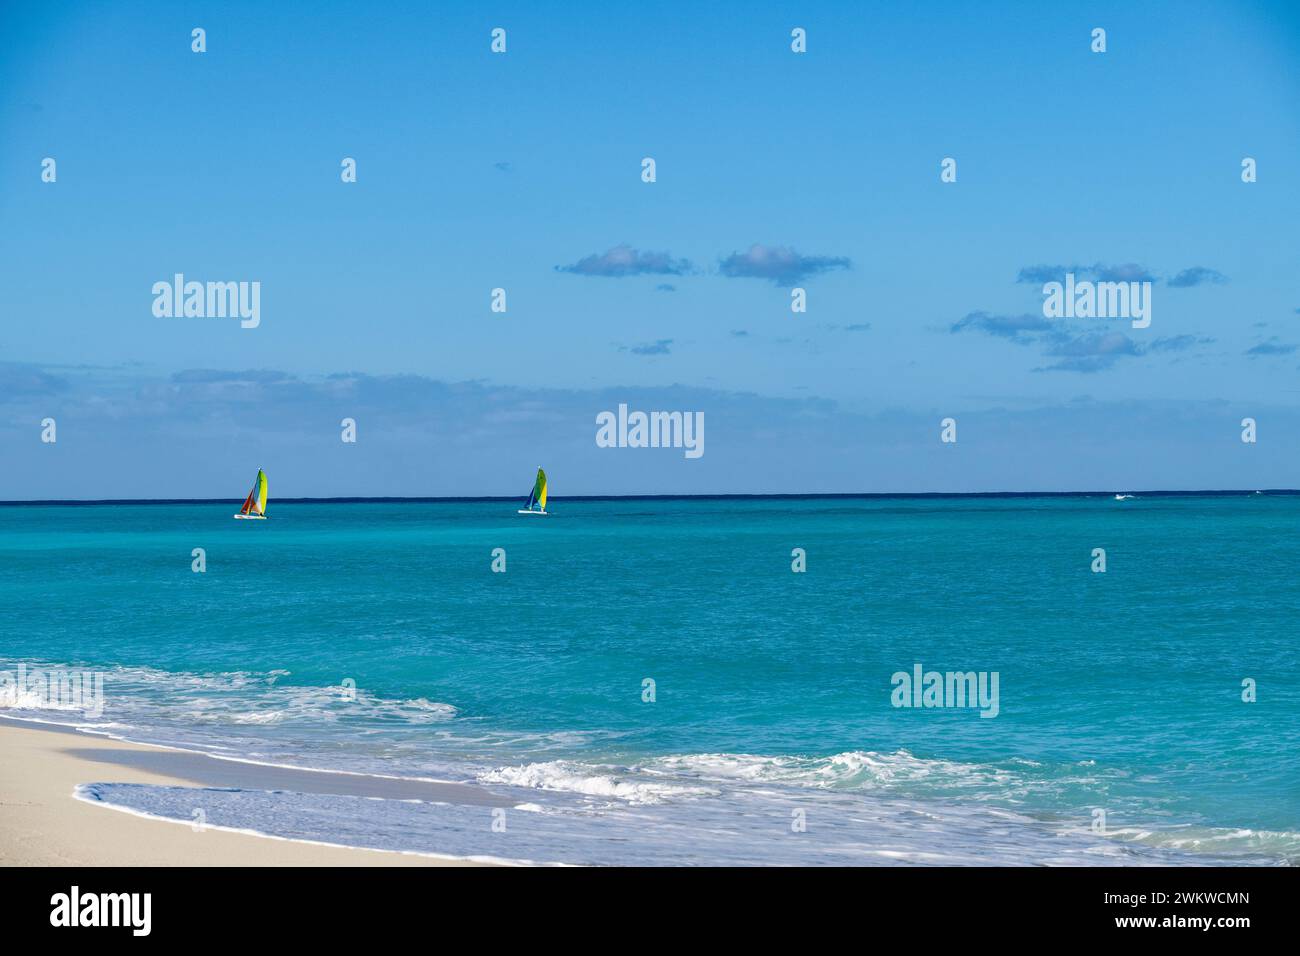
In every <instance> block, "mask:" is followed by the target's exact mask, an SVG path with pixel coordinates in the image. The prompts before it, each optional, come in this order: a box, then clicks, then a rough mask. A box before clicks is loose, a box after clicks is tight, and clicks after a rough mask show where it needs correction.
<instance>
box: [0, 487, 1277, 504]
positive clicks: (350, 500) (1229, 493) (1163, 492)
mask: <svg viewBox="0 0 1300 956" xmlns="http://www.w3.org/2000/svg"><path fill="white" fill-rule="evenodd" d="M1119 494H1125V495H1134V496H1139V495H1145V496H1147V497H1152V498H1227V497H1235V496H1238V495H1242V496H1249V495H1300V489H1296V488H1250V489H1240V488H1237V489H1234V488H1218V489H1203V490H1192V491H1181V490H1169V489H1153V490H1141V489H1139V490H1134V491H1119V490H1115V489H1110V490H1105V489H1102V490H1094V491H844V492H840V491H831V492H809V493H802V492H781V493H770V494H754V493H732V492H717V493H705V494H639V495H563V496H558V495H553V496H551V498H550V500H551V501H684V500H705V501H708V500H714V501H727V500H760V501H761V500H770V501H781V500H787V501H788V500H801V499H810V498H812V499H827V500H836V499H838V500H844V499H854V498H1093V497H1098V496H1104V495H1119ZM522 497H523V496H522V495H381V496H364V495H332V496H328V497H321V498H276V499H274V501H275V502H276V504H395V503H402V502H409V503H415V504H422V503H423V504H437V503H446V504H456V503H461V504H472V503H475V502H484V503H489V502H497V501H500V502H510V501H518V500H520V498H522ZM243 500H244V499H243V498H242V497H241V498H33V499H13V500H0V507H23V506H39V505H68V506H79V507H93V506H96V505H224V504H239V503H240V502H242V501H243Z"/></svg>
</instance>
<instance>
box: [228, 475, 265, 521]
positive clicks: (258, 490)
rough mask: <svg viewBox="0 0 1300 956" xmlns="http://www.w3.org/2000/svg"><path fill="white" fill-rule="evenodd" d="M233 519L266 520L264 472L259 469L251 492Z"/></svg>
mask: <svg viewBox="0 0 1300 956" xmlns="http://www.w3.org/2000/svg"><path fill="white" fill-rule="evenodd" d="M235 517H236V518H248V519H255V518H257V519H263V520H264V519H265V518H266V472H264V471H263V470H262V469H261V468H259V469H257V477H256V478H255V479H254V480H253V490H252V491H250V492H249V493H248V497H247V498H245V499H244V507H242V508H240V509H239V514H237V515H235Z"/></svg>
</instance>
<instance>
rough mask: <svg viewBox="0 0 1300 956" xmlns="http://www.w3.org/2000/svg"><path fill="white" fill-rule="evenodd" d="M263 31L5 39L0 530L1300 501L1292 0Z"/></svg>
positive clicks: (447, 19)
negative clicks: (1058, 494) (493, 514)
mask: <svg viewBox="0 0 1300 956" xmlns="http://www.w3.org/2000/svg"><path fill="white" fill-rule="evenodd" d="M267 6H269V5H264V4H253V3H249V4H238V3H236V4H220V5H209V4H186V3H157V4H152V3H133V4H120V5H111V6H110V5H104V4H62V3H48V4H22V5H17V4H10V5H6V6H5V7H4V8H3V10H0V224H3V228H2V229H0V280H2V281H0V317H2V324H0V449H3V451H2V454H3V466H4V467H3V468H0V499H8V498H35V497H78V498H94V497H118V496H126V497H136V496H142V495H145V494H147V495H149V496H189V495H195V496H206V495H221V496H230V497H234V496H238V495H240V494H242V493H243V490H244V486H245V485H246V484H248V480H249V477H250V476H251V472H252V471H253V470H254V469H256V467H257V466H258V465H263V466H265V467H266V468H267V470H268V472H269V473H270V474H271V476H272V488H273V494H275V493H279V494H282V495H327V494H361V495H366V494H411V495H421V494H510V493H515V492H518V493H519V494H520V495H521V496H522V495H523V494H525V493H526V492H527V488H528V486H529V484H530V475H531V469H532V468H533V467H535V466H536V464H538V463H539V462H542V463H545V464H546V465H547V469H548V472H549V473H550V474H551V476H552V481H553V484H554V491H555V493H556V494H559V495H562V494H564V493H565V492H566V491H567V492H569V493H574V494H578V493H616V494H618V493H638V492H681V493H688V492H717V491H736V492H798V491H910V490H946V491H976V490H1032V489H1040V490H1060V489H1070V488H1089V487H1117V488H1120V487H1122V488H1143V487H1145V488H1153V487H1165V488H1198V487H1246V488H1252V487H1294V486H1296V485H1298V484H1300V479H1297V477H1296V474H1297V466H1300V453H1298V452H1297V449H1300V441H1297V439H1298V438H1300V432H1297V430H1296V426H1297V424H1300V414H1298V413H1297V402H1296V399H1297V395H1300V386H1297V384H1296V383H1297V381H1298V380H1300V377H1298V376H1297V372H1298V371H1300V351H1297V346H1298V345H1300V280H1298V279H1297V275H1298V274H1300V269H1298V268H1297V267H1298V266H1300V255H1298V253H1300V243H1298V242H1297V238H1296V235H1297V232H1296V222H1297V213H1300V188H1298V183H1300V7H1297V6H1296V5H1295V4H1293V3H1283V2H1278V3H1265V2H1237V3H1229V2H1199V3H1198V2H1178V3H1150V4H1140V5H1135V4H1130V3H1115V4H1090V5H1088V7H1089V8H1088V9H1086V10H1085V9H1083V8H1082V6H1081V5H1080V6H1078V7H1076V6H1074V5H1070V6H1068V7H1067V6H1066V5H1058V4H1051V5H1047V4H1028V3H1025V4H1021V3H988V4H981V5H979V8H978V12H975V11H976V8H975V7H974V6H973V5H971V4H967V3H951V4H949V3H933V4H925V5H914V4H906V5H904V4H874V5H867V4H849V3H843V4H816V3H808V4H779V5H778V4H757V5H754V4H747V5H742V4H725V3H720V4H709V5H696V4H672V3H666V4H656V5H648V6H632V5H626V6H622V7H621V8H620V9H617V10H610V9H608V8H607V7H608V5H604V4H589V5H582V4H565V5H564V6H563V7H562V8H561V7H554V8H552V9H549V10H546V9H539V8H538V5H536V4H494V5H480V4H468V3H466V4H405V5H402V4H395V5H385V6H384V8H383V9H382V10H380V9H371V8H370V7H364V6H356V5H353V6H351V7H349V6H345V5H341V4H330V3H313V4H299V5H294V4H287V5H279V4H277V5H275V8H274V9H266V7H267ZM701 6H702V7H703V8H702V9H701ZM196 26H198V27H203V28H204V29H205V30H206V31H207V47H208V49H207V52H206V53H203V54H195V53H193V52H191V49H190V42H191V41H190V31H191V29H192V28H194V27H196ZM796 26H798V27H803V28H805V29H806V30H807V33H808V52H807V53H805V54H801V55H799V54H794V53H792V52H791V50H790V30H791V29H792V28H794V27H796ZM494 27H503V28H505V29H506V31H507V52H506V53H505V54H504V55H495V54H493V53H492V52H491V51H490V49H489V44H490V31H491V30H492V28H494ZM1094 27H1103V28H1105V29H1106V31H1107V51H1106V52H1105V53H1104V54H1096V53H1093V52H1091V50H1090V33H1091V30H1092V29H1093V28H1094ZM47 156H50V157H54V158H55V159H56V161H57V164H58V166H57V171H58V179H57V182H55V183H43V182H41V178H40V164H41V160H42V159H43V158H44V157H47ZM646 156H651V157H654V159H655V160H656V164H657V182H655V183H653V184H647V183H644V182H642V181H641V175H640V174H641V160H642V158H643V157H646ZM1246 156H1250V157H1253V158H1255V159H1256V160H1257V162H1258V181H1257V182H1255V183H1251V184H1245V183H1242V181H1241V178H1240V164H1241V160H1242V158H1243V157H1246ZM343 157H353V158H355V159H356V161H357V170H358V181H357V182H356V183H353V184H344V183H341V182H340V178H339V172H340V161H341V160H342V158H343ZM944 157H953V158H955V159H956V160H957V164H958V167H957V168H958V178H957V182H956V183H951V184H944V183H941V182H940V180H939V164H940V161H941V160H942V159H943V158H944ZM755 247H757V248H755ZM1067 266H1069V267H1076V271H1079V272H1080V273H1081V274H1082V272H1083V270H1092V273H1093V274H1099V273H1105V272H1106V271H1107V270H1115V269H1119V268H1124V267H1129V266H1136V267H1137V271H1138V272H1139V273H1141V274H1143V275H1147V276H1150V277H1151V279H1152V281H1153V283H1154V284H1153V292H1152V296H1153V300H1152V301H1153V309H1152V311H1153V321H1152V324H1151V327H1150V328H1149V329H1144V330H1136V329H1131V328H1130V327H1129V324H1128V322H1127V321H1117V320H1104V319H1092V320H1079V321H1074V322H1068V323H1067V322H1061V323H1058V324H1057V325H1056V326H1053V327H1052V328H1050V329H1042V328H1039V327H1038V323H1040V322H1041V321H1042V301H1043V297H1042V293H1041V275H1042V274H1044V269H1043V267H1047V268H1046V274H1054V272H1059V271H1062V270H1063V269H1064V268H1065V267H1067ZM176 272H182V273H184V274H185V275H186V276H187V278H191V279H198V280H201V281H202V280H247V281H252V280H256V281H260V282H261V285H262V322H261V325H260V326H259V327H258V328H257V329H241V328H239V325H238V323H237V322H232V321H229V320H222V319H188V320H187V319H167V318H158V317H155V316H154V315H153V313H152V311H151V305H152V294H151V291H150V290H151V287H152V285H153V283H154V282H156V281H160V280H169V279H170V278H171V276H172V275H173V274H174V273H176ZM1018 279H1020V280H1023V281H1018ZM796 282H797V283H798V284H799V285H801V286H802V287H804V288H805V289H806V290H807V295H808V311H807V312H806V313H804V314H798V315H796V314H793V313H791V311H790V307H789V306H790V288H791V285H792V284H794V283H796ZM496 287H502V288H505V289H506V292H507V301H508V311H507V313H505V314H496V313H493V312H491V311H490V309H489V302H490V293H491V290H492V289H493V288H496ZM1026 317H1028V319H1026ZM619 401H626V402H628V403H629V404H631V405H632V406H633V407H634V408H635V407H642V408H646V409H647V410H649V409H651V408H664V409H678V410H699V411H703V412H704V413H705V416H706V420H707V423H708V424H707V439H706V441H707V447H706V454H705V455H704V457H703V458H700V459H697V460H686V459H684V458H683V456H682V455H681V454H680V452H678V451H674V450H659V449H646V450H642V449H599V448H596V447H595V443H594V435H595V424H594V420H595V415H596V414H597V413H598V412H600V411H602V410H605V409H612V408H615V407H616V406H617V403H618V402H619ZM638 403H640V404H638ZM1247 415H1250V416H1252V417H1255V418H1257V419H1258V420H1259V422H1260V438H1259V443H1258V444H1257V445H1254V446H1247V445H1243V444H1242V443H1241V442H1240V440H1239V434H1240V427H1239V424H1238V423H1239V422H1240V419H1241V418H1242V417H1244V416H1247ZM46 416H52V417H55V418H56V420H57V421H58V423H59V441H58V442H57V444H56V445H54V446H50V445H45V444H42V443H41V442H40V420H41V419H42V418H44V417H46ZM345 416H350V417H355V418H356V419H357V421H358V431H359V440H358V442H357V444H356V445H351V446H349V445H343V444H342V443H341V442H340V441H339V439H338V435H339V421H340V420H341V419H342V418H343V417H345ZM946 416H953V417H955V418H957V419H958V422H959V440H958V444H957V445H956V446H941V445H940V443H939V440H938V435H939V419H941V418H943V417H946ZM142 469H144V470H147V471H148V473H152V474H154V475H156V476H157V478H156V482H157V487H150V488H148V489H141V488H140V483H139V475H140V474H141V473H142Z"/></svg>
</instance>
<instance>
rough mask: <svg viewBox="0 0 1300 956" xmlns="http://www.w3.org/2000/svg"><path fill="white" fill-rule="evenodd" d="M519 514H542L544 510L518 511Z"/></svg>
mask: <svg viewBox="0 0 1300 956" xmlns="http://www.w3.org/2000/svg"><path fill="white" fill-rule="evenodd" d="M519 514H521V515H544V514H546V512H545V511H520V512H519Z"/></svg>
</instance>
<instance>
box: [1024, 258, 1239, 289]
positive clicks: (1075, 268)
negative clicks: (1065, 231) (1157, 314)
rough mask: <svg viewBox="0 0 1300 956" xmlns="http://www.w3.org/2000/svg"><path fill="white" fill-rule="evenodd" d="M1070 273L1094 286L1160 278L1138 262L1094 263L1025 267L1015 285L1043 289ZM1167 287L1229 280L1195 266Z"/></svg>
mask: <svg viewBox="0 0 1300 956" xmlns="http://www.w3.org/2000/svg"><path fill="white" fill-rule="evenodd" d="M1067 273H1073V274H1074V277H1075V279H1076V280H1082V279H1087V280H1090V281H1093V282H1160V281H1162V280H1161V277H1160V276H1158V275H1156V274H1155V273H1154V272H1152V271H1151V270H1150V269H1148V268H1147V267H1146V266H1142V265H1139V264H1138V263H1136V262H1126V263H1123V264H1121V265H1113V266H1112V265H1106V264H1105V263H1101V262H1095V263H1093V264H1092V265H1090V266H1089V265H1072V266H1068V265H1036V266H1025V267H1024V268H1023V269H1021V270H1020V272H1019V273H1017V274H1016V282H1020V283H1029V284H1031V285H1043V284H1044V283H1047V282H1063V281H1064V280H1065V276H1066V274H1067ZM1164 281H1165V284H1166V285H1168V286H1169V287H1170V288H1174V289H1189V288H1191V287H1193V286H1198V285H1207V284H1214V285H1222V284H1223V283H1225V282H1227V281H1228V277H1227V276H1225V275H1224V274H1223V273H1222V272H1219V271H1218V270H1217V269H1209V268H1207V267H1205V266H1192V267H1191V268H1189V269H1184V270H1182V271H1181V272H1179V273H1178V274H1177V275H1175V276H1173V277H1172V278H1170V279H1167V280H1164Z"/></svg>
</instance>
